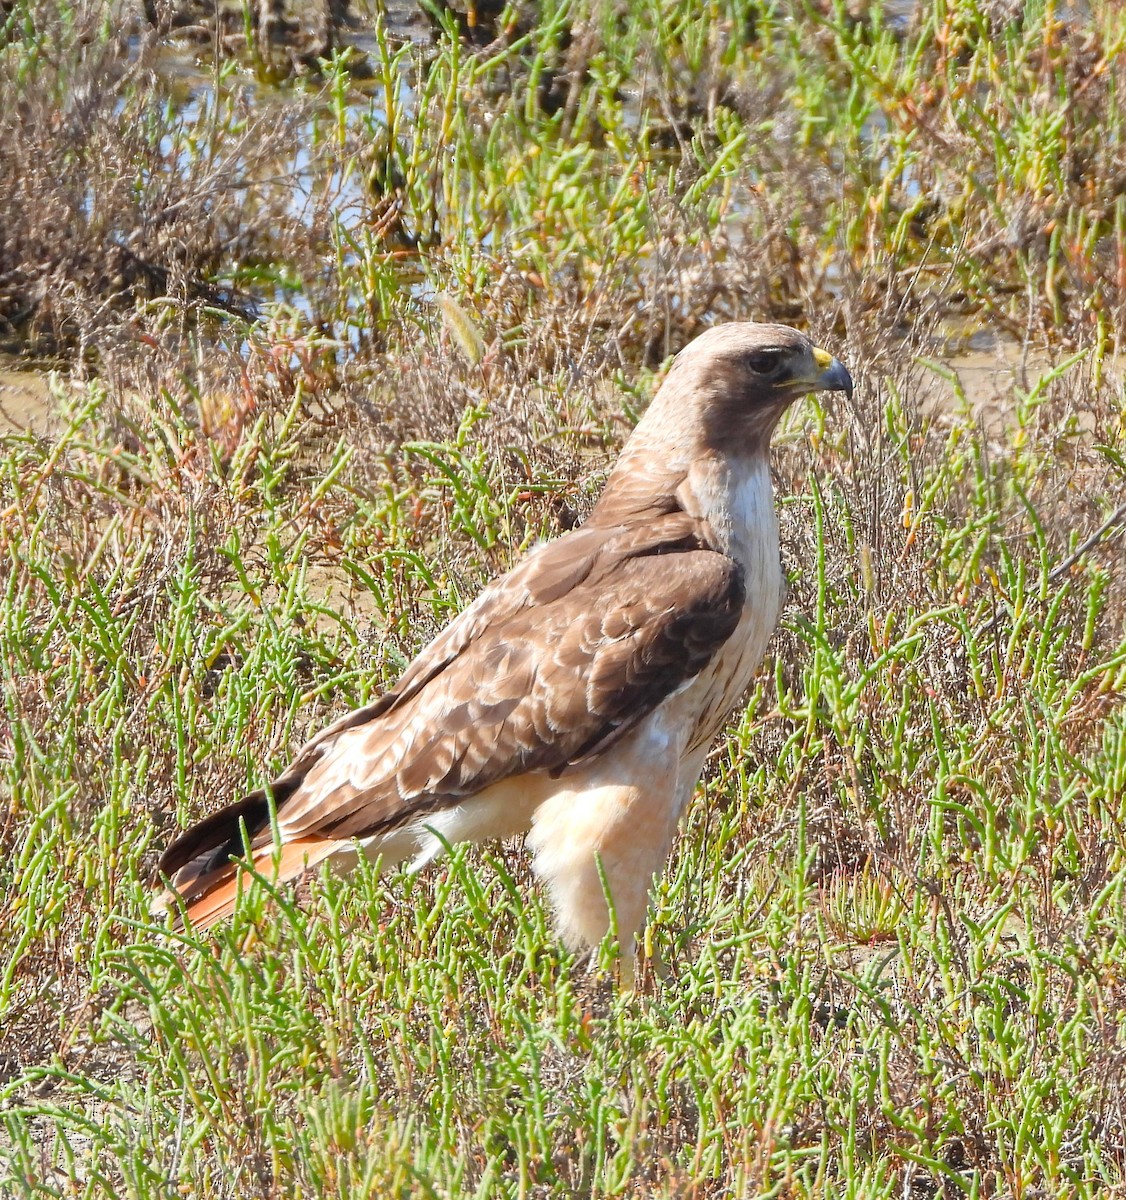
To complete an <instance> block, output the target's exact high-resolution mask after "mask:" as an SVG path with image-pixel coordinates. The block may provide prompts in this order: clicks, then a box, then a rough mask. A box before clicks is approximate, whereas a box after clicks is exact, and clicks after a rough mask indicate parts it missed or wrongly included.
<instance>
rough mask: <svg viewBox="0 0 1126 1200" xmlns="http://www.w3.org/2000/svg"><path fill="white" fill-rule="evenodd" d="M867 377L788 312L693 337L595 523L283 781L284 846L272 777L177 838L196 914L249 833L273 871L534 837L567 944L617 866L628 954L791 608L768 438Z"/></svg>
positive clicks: (527, 568)
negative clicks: (683, 819)
mask: <svg viewBox="0 0 1126 1200" xmlns="http://www.w3.org/2000/svg"><path fill="white" fill-rule="evenodd" d="M851 388H852V381H851V379H850V378H849V376H848V372H847V371H846V370H845V369H844V367H842V366H841V364H840V363H838V362H837V361H836V360H835V359H832V358H831V357H830V356H829V355H828V354H826V353H825V351H823V350H818V349H817V348H815V347H814V346H813V345H812V343H811V342H810V341H809V339H808V338H806V337H805V336H804V335H803V334H801V333H798V332H797V331H796V330H793V329H789V328H787V327H785V326H779V325H752V324H731V325H723V326H719V327H717V328H715V329H712V330H710V331H709V332H707V333H705V334H704V335H702V336H701V337H699V338H697V339H696V341H694V342H693V343H692V344H691V345H690V346H688V347H687V348H686V349H685V350H684V351H683V352H682V353H681V354H680V355H679V356H678V357H677V359H676V362H675V363H674V365H673V367H672V369H671V371H670V372H669V375H668V377H667V379H666V380H665V383H664V385H663V386H662V388H661V389H660V391H659V393H658V394H657V396H656V397H655V399H654V400H653V403H652V404H651V405H650V407H649V410H648V412H647V413H646V414H645V416H644V418H643V419H642V420H641V422H640V423H639V424H638V426H637V429H636V430H635V431H634V434H633V436H632V437H631V438H630V440H629V442H628V443H627V445H626V447H625V449H624V450H623V452H622V454H621V457H620V458H619V460H618V462H617V464H616V466H615V468H614V470H613V472H612V474H611V475H610V478H609V480H608V481H607V484H606V488H605V491H604V492H603V495H602V497H601V499H600V500H599V502H598V504H597V506H596V507H595V509H594V511H593V512H592V513H591V516H590V518H589V519H588V520H587V522H586V523H585V524H584V525H583V526H581V527H580V528H579V529H577V530H574V531H573V532H571V533H568V534H566V535H565V536H563V537H561V538H559V539H558V540H556V541H554V542H550V543H547V544H546V545H542V546H539V547H537V548H536V549H535V550H533V551H532V552H531V553H529V554H528V555H527V557H525V558H524V559H523V560H522V561H521V562H520V563H519V564H518V565H517V566H516V567H514V568H513V570H511V571H510V572H508V574H506V575H504V576H502V577H500V578H499V579H497V580H495V581H494V582H493V583H492V584H490V585H489V586H488V587H487V588H486V589H485V590H484V591H483V592H482V593H481V595H480V596H479V597H478V598H477V599H476V601H475V602H474V603H473V604H471V605H470V606H469V607H468V608H467V609H466V610H465V611H464V612H463V613H461V614H460V616H458V617H457V618H455V620H453V621H452V622H451V623H450V624H449V625H448V626H447V627H446V629H445V630H444V631H443V632H442V633H441V634H439V635H438V637H436V638H435V639H434V641H433V642H431V643H430V645H429V646H428V647H427V648H426V649H425V650H423V651H422V653H421V654H420V655H419V656H418V657H417V658H416V659H415V660H414V662H412V663H411V665H410V666H409V667H408V668H407V669H406V671H405V672H404V673H403V675H402V677H401V678H400V680H399V682H398V683H397V685H396V686H395V687H394V688H393V689H392V690H391V691H390V692H387V693H386V694H385V695H383V696H382V697H380V698H379V699H378V700H376V701H375V702H374V703H373V704H370V705H368V706H367V707H366V708H363V709H359V710H357V711H355V712H352V713H349V714H348V715H346V716H344V717H342V718H341V719H340V720H338V721H336V722H335V723H334V724H333V725H330V726H329V727H328V728H327V729H325V730H324V731H322V732H321V733H320V734H318V735H317V736H316V737H315V738H313V740H312V741H310V742H309V743H308V744H307V745H306V746H304V747H303V748H302V749H301V750H300V751H299V753H298V755H297V757H296V758H295V760H294V761H293V763H292V764H291V765H290V766H289V767H288V768H287V770H286V771H285V772H283V774H282V775H281V776H279V778H278V779H276V780H275V781H274V782H273V784H272V785H271V787H270V791H271V793H272V796H273V799H274V803H275V805H276V820H277V829H278V833H279V836H280V839H281V843H282V845H281V849H280V853H279V852H277V851H276V850H275V847H274V843H273V835H272V832H271V824H270V820H269V810H268V805H267V801H266V794H265V792H264V791H259V792H255V793H254V794H253V795H251V796H249V797H247V798H246V799H245V800H243V801H241V802H239V803H238V804H235V805H232V806H231V807H229V808H227V809H224V810H223V811H221V812H219V813H216V814H214V815H213V816H211V817H208V818H206V819H205V820H203V821H202V822H200V823H199V824H198V825H196V826H194V827H193V828H192V829H189V830H188V831H187V832H186V833H185V834H183V835H182V836H181V837H180V838H179V839H178V840H177V841H176V842H174V843H173V844H172V845H171V846H170V847H169V848H168V849H167V850H166V851H165V853H164V855H163V857H162V858H161V860H160V871H161V873H162V875H164V876H166V877H168V878H169V879H170V881H171V883H172V885H173V888H174V889H175V892H176V893H178V894H179V896H180V897H181V898H182V899H183V901H184V902H185V904H186V908H187V913H188V915H189V917H190V919H191V920H192V922H193V923H194V924H195V925H197V926H205V925H208V924H210V923H211V922H213V921H215V920H217V919H219V918H221V917H223V916H225V915H226V914H227V913H229V912H230V911H231V909H232V908H233V906H234V900H235V896H236V893H237V889H238V887H239V886H240V885H241V880H242V878H243V877H242V876H241V875H240V872H239V868H238V866H237V864H236V863H234V862H232V861H231V859H232V856H234V857H235V858H241V857H242V856H243V853H244V843H243V836H244V835H243V827H244V826H245V833H246V836H247V837H248V838H249V842H250V846H251V849H252V854H253V859H254V863H255V866H256V868H257V869H258V870H260V871H264V872H266V873H272V872H273V871H274V869H275V867H274V861H275V854H276V853H277V854H278V866H277V871H278V874H279V876H280V877H281V878H282V879H288V878H294V877H297V876H298V875H300V874H301V873H302V872H303V871H305V870H306V869H308V868H310V867H313V866H315V865H316V864H317V863H319V862H321V861H322V860H324V859H326V858H328V859H333V858H347V857H348V856H350V855H353V854H354V853H355V852H356V849H357V845H358V846H359V847H362V849H363V851H364V852H366V853H367V854H369V855H371V856H372V857H375V856H377V855H382V856H383V859H384V862H386V863H396V862H401V861H404V860H406V859H413V860H414V862H415V864H417V865H421V864H422V863H424V862H426V861H428V860H429V859H430V858H432V857H434V856H435V855H436V854H438V853H440V851H441V849H442V844H443V840H445V841H447V842H455V841H464V840H471V841H480V840H484V839H487V838H494V837H504V836H509V835H512V834H515V833H520V832H525V831H530V832H529V836H528V844H529V846H530V847H531V849H532V852H533V855H534V868H535V871H536V873H537V875H538V876H539V877H540V878H541V879H542V880H543V881H544V882H545V883H546V885H547V887H548V890H549V893H550V896H551V900H552V904H553V907H554V909H555V912H556V915H557V919H558V925H559V928H560V931H561V933H562V934H563V936H564V937H565V938H566V940H567V941H568V942H569V943H570V944H572V945H584V944H587V945H589V944H594V943H596V942H597V941H598V940H599V939H600V938H601V937H602V935H603V934H604V933H605V931H606V929H607V925H608V912H607V908H606V903H605V899H604V892H603V887H602V883H601V880H600V877H599V871H598V865H597V864H598V861H599V860H600V861H601V865H602V870H603V872H604V874H605V878H606V880H607V883H608V885H609V888H610V892H611V895H612V897H613V902H614V908H615V913H616V916H617V923H618V928H619V931H620V934H621V937H622V941H623V953H624V954H625V955H627V956H629V955H631V954H632V938H633V935H634V934H635V933H636V932H637V931H638V930H639V929H640V927H641V925H642V923H643V921H644V916H645V908H646V905H647V901H648V893H649V888H650V885H651V883H652V878H653V875H654V873H655V872H657V871H658V870H660V868H661V866H662V865H663V863H664V861H665V858H666V857H667V855H668V852H669V849H670V847H671V845H672V840H673V837H674V834H675V830H676V824H677V821H678V819H679V817H680V814H681V812H682V810H683V808H684V806H685V804H686V802H687V801H688V799H689V798H690V796H691V794H692V790H693V788H694V787H695V784H696V781H697V779H698V778H699V775H700V772H701V770H702V768H703V762H704V757H705V755H706V754H707V751H708V749H709V747H710V745H711V743H712V741H713V740H714V738H715V736H716V734H717V733H718V732H719V731H720V729H721V728H722V726H723V723H724V721H725V720H726V719H727V717H728V716H729V714H730V712H731V710H732V709H733V708H734V706H735V705H736V704H737V703H738V701H739V699H740V698H741V696H742V695H743V693H744V692H745V690H746V688H747V686H748V684H749V682H750V679H751V676H752V675H753V673H754V671H755V668H756V667H757V666H758V663H759V661H760V659H761V658H762V654H763V652H764V650H765V648H766V643H767V640H768V639H769V637H770V634H771V632H772V631H773V629H774V625H775V622H776V620H777V617H778V611H779V607H780V603H781V588H782V576H781V568H780V565H779V550H778V527H777V522H776V518H775V513H774V504H773V496H772V490H771V482H770V466H769V441H770V436H771V433H772V431H773V429H774V426H775V424H776V423H777V420H778V418H779V417H780V416H781V414H782V412H783V411H784V410H785V408H786V407H787V406H788V405H789V404H790V403H791V402H792V401H793V400H794V399H795V398H797V397H798V396H800V395H803V394H805V393H807V392H810V391H815V390H821V389H828V390H849V391H851ZM436 834H438V835H440V837H439V836H435V835H436ZM172 901H173V896H172V894H171V893H165V894H164V896H162V897H161V898H159V899H158V901H157V907H158V908H160V907H169V906H171V904H172Z"/></svg>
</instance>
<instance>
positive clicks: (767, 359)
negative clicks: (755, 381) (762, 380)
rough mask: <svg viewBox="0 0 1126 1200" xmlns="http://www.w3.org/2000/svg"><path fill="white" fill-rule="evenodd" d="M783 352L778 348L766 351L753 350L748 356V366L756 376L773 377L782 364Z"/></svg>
mask: <svg viewBox="0 0 1126 1200" xmlns="http://www.w3.org/2000/svg"><path fill="white" fill-rule="evenodd" d="M782 358H783V351H782V350H779V349H778V348H777V347H772V348H770V349H766V350H752V351H751V352H750V354H748V355H747V366H748V367H750V368H751V370H752V371H754V373H755V374H756V375H771V374H773V373H774V372H775V371H776V370H777V369H778V367H779V366H780V365H781V363H782Z"/></svg>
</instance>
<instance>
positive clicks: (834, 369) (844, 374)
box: [821, 358, 854, 401]
mask: <svg viewBox="0 0 1126 1200" xmlns="http://www.w3.org/2000/svg"><path fill="white" fill-rule="evenodd" d="M821 386H822V387H823V388H824V389H825V390H826V391H831V392H844V393H845V395H846V396H847V397H848V398H849V400H850V401H851V400H852V393H853V390H854V384H853V382H852V376H851V375H850V374H849V373H848V368H847V367H846V366H845V365H844V363H842V362H841V361H840V360H839V359H836V358H834V359H833V361H832V362H831V363H830V364H829V365H828V367H826V368H825V372H824V374H823V375H822V376H821Z"/></svg>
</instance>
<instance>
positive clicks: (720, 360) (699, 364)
mask: <svg viewBox="0 0 1126 1200" xmlns="http://www.w3.org/2000/svg"><path fill="white" fill-rule="evenodd" d="M669 390H671V391H672V392H673V393H674V395H683V396H686V397H691V400H690V403H691V404H692V405H693V406H694V408H695V410H696V411H695V413H694V414H693V415H694V417H695V418H696V421H697V423H698V428H699V434H700V441H701V442H702V443H703V445H704V446H706V447H708V448H709V449H712V450H719V451H722V452H724V453H728V454H730V453H733V452H734V453H740V452H741V453H747V452H753V451H755V450H760V449H762V450H765V449H766V447H767V445H768V444H769V442H770V435H771V434H772V433H773V432H774V427H775V425H777V423H778V419H779V418H780V417H781V416H782V414H783V413H784V412H785V411H786V409H787V408H788V407H789V406H790V404H792V403H793V402H794V401H795V400H796V399H798V397H799V396H804V395H807V394H808V393H810V392H820V391H837V392H846V393H847V394H848V395H849V396H850V397H851V396H852V376H850V375H849V373H848V371H847V370H846V369H845V367H844V366H843V364H841V363H840V362H838V361H837V359H835V358H834V357H833V356H832V355H831V354H830V353H829V352H828V351H827V350H822V349H821V348H820V347H819V346H815V345H814V344H813V342H812V341H811V340H810V339H809V338H808V337H807V336H806V335H805V334H804V333H801V332H800V331H799V330H797V329H791V328H790V327H789V326H788V325H756V324H751V323H749V322H733V323H731V324H729V325H717V326H715V327H714V328H713V329H709V330H708V331H707V332H706V333H703V334H701V335H700V336H699V337H698V338H696V340H695V341H693V342H690V343H689V344H688V345H687V346H686V347H685V348H684V349H683V350H682V351H681V352H680V354H679V355H677V358H676V361H675V363H674V364H673V368H672V370H671V371H670V372H669V376H668V378H667V380H666V381H665V385H664V388H662V392H666V391H669ZM680 419H681V420H683V419H684V418H683V415H682V416H681V417H680Z"/></svg>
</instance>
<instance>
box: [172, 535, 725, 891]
mask: <svg viewBox="0 0 1126 1200" xmlns="http://www.w3.org/2000/svg"><path fill="white" fill-rule="evenodd" d="M743 598H744V589H743V580H742V573H741V571H740V569H739V567H738V566H737V565H736V564H735V562H734V561H732V560H731V559H730V558H728V557H726V556H725V555H722V554H719V553H716V552H715V551H714V550H711V549H708V548H707V546H706V542H705V540H704V535H703V531H702V530H701V528H700V526H699V524H698V523H697V522H695V521H694V520H692V519H691V518H689V517H687V516H685V515H684V514H683V513H676V514H671V515H668V516H664V517H661V518H659V519H657V520H656V521H648V522H645V523H644V525H643V526H641V525H635V526H618V527H612V528H597V527H591V526H586V527H584V528H582V529H580V530H577V531H575V533H573V534H569V535H567V536H566V537H564V538H560V539H559V540H558V541H555V542H552V543H549V544H548V545H546V546H544V547H542V548H540V549H539V550H537V551H535V552H534V553H533V554H531V555H529V557H528V558H527V559H525V560H524V562H523V563H521V564H520V565H519V566H518V567H517V568H515V569H514V570H513V571H511V572H509V574H508V575H506V576H504V577H502V578H501V579H499V580H497V581H496V582H495V583H494V584H492V585H491V586H490V587H489V588H487V589H486V590H485V591H484V592H483V593H482V594H481V596H480V597H478V599H477V600H476V601H475V602H474V603H473V604H472V605H470V607H469V608H467V609H466V610H465V611H464V612H463V613H462V614H461V615H460V616H459V617H458V618H457V619H455V620H454V621H453V622H452V623H451V624H450V625H449V626H448V627H447V628H446V629H445V630H444V631H443V632H442V633H441V634H440V635H439V636H438V637H437V638H436V639H435V640H434V641H433V642H432V643H431V644H430V645H429V646H428V647H427V648H426V650H424V651H423V652H422V654H420V655H419V657H418V658H417V659H415V661H414V662H413V663H412V664H411V665H410V666H409V667H408V668H407V670H406V671H405V672H404V674H403V676H402V678H401V679H400V680H399V683H398V684H397V685H396V687H395V688H394V689H393V690H392V691H390V692H388V693H387V694H386V695H384V696H382V697H381V698H380V699H379V700H377V701H376V702H375V703H374V704H371V705H368V706H367V707H366V708H363V709H359V710H357V711H355V712H353V713H349V714H348V715H347V716H345V717H343V718H342V719H341V720H339V721H337V722H336V723H335V724H334V725H332V726H330V727H329V728H327V729H325V730H324V731H323V732H322V733H320V734H319V735H318V736H317V737H315V738H314V739H313V740H312V741H311V742H309V743H308V744H307V745H306V746H305V747H304V748H303V749H302V750H301V751H300V752H299V754H298V755H297V757H296V759H295V760H294V762H293V764H292V765H291V766H290V767H289V768H288V769H287V770H286V771H285V772H284V773H283V774H282V775H281V776H280V777H279V778H278V779H277V780H276V781H275V782H274V783H273V785H272V786H271V789H270V791H271V793H272V795H273V797H274V800H275V804H276V812H277V823H278V828H279V831H280V833H281V836H282V841H283V842H284V843H290V842H294V841H297V840H299V839H302V838H308V837H311V836H315V837H317V838H330V839H332V840H333V841H337V840H343V841H347V839H350V838H352V837H367V836H370V835H372V834H377V833H379V832H382V831H388V830H391V829H393V828H395V827H397V826H400V825H402V824H403V823H405V822H409V821H410V820H412V819H415V818H416V817H418V816H419V815H424V814H425V813H427V812H433V811H435V810H436V809H439V808H442V807H444V806H446V805H449V804H454V803H457V802H458V801H459V800H462V799H464V798H466V797H468V796H471V795H473V794H474V793H476V792H479V791H481V790H482V789H483V788H485V787H488V786H489V785H490V784H492V783H495V782H497V781H499V780H501V779H505V778H508V777H511V776H515V775H520V774H523V773H525V772H528V771H545V772H552V773H560V772H563V771H565V770H566V769H567V768H568V767H569V766H571V765H573V764H576V763H578V762H581V761H583V760H584V759H586V758H589V757H590V756H591V755H593V754H597V753H600V752H601V751H603V750H604V749H606V748H607V747H609V746H610V745H612V744H613V742H614V741H615V740H616V739H618V738H619V737H621V736H622V735H623V734H624V733H626V732H627V731H628V730H630V729H632V728H633V727H634V726H635V725H636V724H637V723H638V722H639V721H640V720H642V719H643V718H644V717H645V716H647V715H648V714H649V713H650V712H652V711H653V709H654V708H656V707H657V705H658V704H660V703H661V701H662V700H664V699H665V697H666V696H668V695H669V694H670V693H672V692H673V691H675V690H676V689H677V688H678V687H680V686H681V685H682V684H683V683H684V682H685V681H686V680H688V679H690V678H692V676H694V675H696V674H697V673H698V672H699V671H700V670H701V669H702V668H703V667H704V666H705V665H706V664H707V663H708V662H709V661H710V659H711V658H712V656H713V655H714V654H715V653H716V651H717V650H718V649H719V647H720V646H721V645H722V644H723V643H724V642H725V641H726V640H727V639H728V638H729V637H730V636H731V634H732V632H733V631H734V629H735V627H736V624H737V623H738V620H739V614H740V610H741V608H742V604H743ZM228 814H229V817H228ZM225 817H228V819H226V820H224V818H225ZM240 821H245V824H246V827H247V832H248V834H249V836H250V838H251V840H252V844H253V845H255V846H264V845H267V844H269V843H270V841H271V839H272V835H271V830H270V826H269V823H268V808H267V806H266V802H265V796H264V793H261V792H260V793H255V794H254V795H252V796H250V797H248V798H247V799H246V800H243V801H241V802H240V803H239V804H237V805H233V806H231V808H229V809H227V810H224V812H223V813H219V814H216V815H215V816H214V817H211V818H208V820H207V821H205V822H202V823H201V825H199V826H196V827H195V829H192V830H189V831H188V832H187V833H185V834H184V835H183V837H181V838H180V839H179V840H178V841H177V842H175V843H174V844H173V845H172V846H170V847H169V848H168V850H167V851H165V854H164V856H163V857H162V859H161V862H160V870H161V871H162V872H164V873H165V874H167V875H169V876H173V877H175V876H176V873H177V872H178V871H180V870H181V869H182V868H183V869H184V874H185V876H188V875H191V876H198V875H199V874H201V873H202V872H206V871H213V870H217V869H221V868H222V867H223V864H226V863H227V862H228V859H229V856H230V855H231V854H240V853H241V852H242V846H243V842H242V834H241V829H240V825H239V822H240ZM188 865H190V870H189V869H188Z"/></svg>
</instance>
